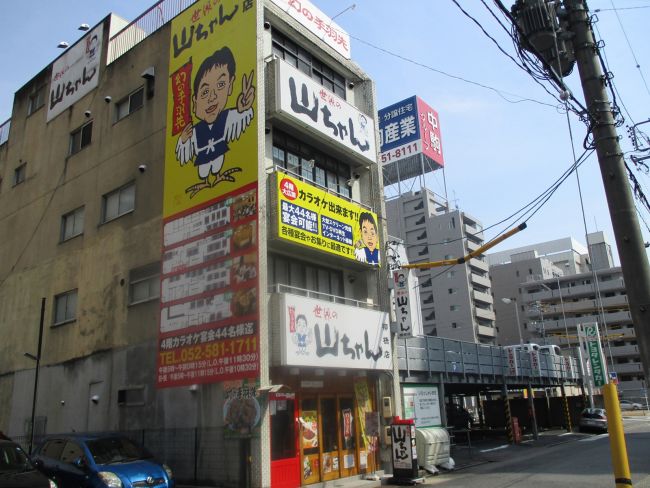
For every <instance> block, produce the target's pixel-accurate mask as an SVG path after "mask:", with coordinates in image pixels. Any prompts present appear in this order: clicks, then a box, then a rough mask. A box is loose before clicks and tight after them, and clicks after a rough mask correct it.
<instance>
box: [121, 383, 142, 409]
mask: <svg viewBox="0 0 650 488" xmlns="http://www.w3.org/2000/svg"><path fill="white" fill-rule="evenodd" d="M117 404H118V405H122V406H125V407H137V406H142V405H144V404H145V401H144V386H130V387H126V388H121V389H119V390H117Z"/></svg>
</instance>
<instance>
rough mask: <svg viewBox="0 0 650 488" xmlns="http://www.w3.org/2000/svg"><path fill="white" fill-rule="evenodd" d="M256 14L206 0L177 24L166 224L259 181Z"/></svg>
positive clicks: (248, 6)
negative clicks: (173, 216) (188, 211)
mask: <svg viewBox="0 0 650 488" xmlns="http://www.w3.org/2000/svg"><path fill="white" fill-rule="evenodd" d="M256 11H257V7H256V2H255V1H253V0H238V1H235V0H202V1H199V2H196V3H195V4H194V5H192V6H191V7H189V8H188V9H187V10H185V11H184V12H183V13H181V14H180V15H178V16H177V17H176V18H175V19H174V20H173V21H172V32H171V46H170V50H169V52H170V54H169V72H170V77H169V85H168V86H169V89H168V93H167V132H166V138H165V186H164V206H163V216H164V217H165V218H167V217H170V216H172V215H175V214H178V213H180V212H183V211H186V210H188V209H190V208H192V207H195V206H197V205H200V204H202V203H205V202H207V201H209V200H212V199H214V198H216V197H219V196H223V195H227V194H230V193H232V192H233V191H234V190H237V189H238V188H241V187H243V186H245V185H247V184H249V183H252V182H253V181H255V180H257V120H258V118H259V114H258V113H257V103H256V102H257V73H256V72H255V70H256V59H257V56H256V47H257V41H256V38H257V37H256V24H257V22H256Z"/></svg>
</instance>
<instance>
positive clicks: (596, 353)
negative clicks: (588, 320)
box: [584, 325, 607, 388]
mask: <svg viewBox="0 0 650 488" xmlns="http://www.w3.org/2000/svg"><path fill="white" fill-rule="evenodd" d="M584 331H585V340H586V341H587V354H588V355H589V362H590V363H591V371H592V374H593V377H594V386H596V388H600V387H602V386H605V385H606V384H607V378H606V376H605V368H604V366H603V355H602V354H601V351H600V340H599V337H598V326H596V325H585V326H584Z"/></svg>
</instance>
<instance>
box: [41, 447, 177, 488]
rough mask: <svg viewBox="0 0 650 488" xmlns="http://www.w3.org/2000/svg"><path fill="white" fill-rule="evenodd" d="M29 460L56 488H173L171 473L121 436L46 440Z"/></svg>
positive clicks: (140, 448)
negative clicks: (31, 459)
mask: <svg viewBox="0 0 650 488" xmlns="http://www.w3.org/2000/svg"><path fill="white" fill-rule="evenodd" d="M32 457H33V461H34V465H35V466H36V468H37V469H38V470H39V471H41V472H42V473H43V474H45V475H46V476H48V477H49V478H50V479H53V480H54V481H55V482H56V484H57V486H58V488H135V487H140V488H174V479H173V474H172V470H171V469H169V467H168V466H167V465H165V464H161V463H159V462H157V461H156V460H155V459H154V458H153V457H152V456H151V454H149V453H148V452H147V451H146V450H145V449H143V448H142V447H140V446H138V445H137V444H135V443H134V442H133V441H131V440H130V439H128V438H126V437H123V436H118V435H96V436H94V435H66V436H55V437H49V438H47V439H46V440H45V441H44V442H43V443H42V444H41V445H40V446H39V447H38V448H37V449H36V452H35V453H34V455H33V456H32Z"/></svg>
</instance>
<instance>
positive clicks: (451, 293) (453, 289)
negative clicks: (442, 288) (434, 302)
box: [449, 288, 457, 295]
mask: <svg viewBox="0 0 650 488" xmlns="http://www.w3.org/2000/svg"><path fill="white" fill-rule="evenodd" d="M456 291H457V290H456V288H449V294H450V295H453V294H454V293H456Z"/></svg>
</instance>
